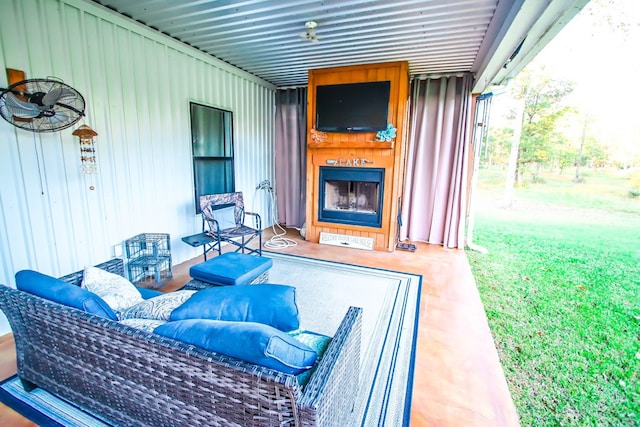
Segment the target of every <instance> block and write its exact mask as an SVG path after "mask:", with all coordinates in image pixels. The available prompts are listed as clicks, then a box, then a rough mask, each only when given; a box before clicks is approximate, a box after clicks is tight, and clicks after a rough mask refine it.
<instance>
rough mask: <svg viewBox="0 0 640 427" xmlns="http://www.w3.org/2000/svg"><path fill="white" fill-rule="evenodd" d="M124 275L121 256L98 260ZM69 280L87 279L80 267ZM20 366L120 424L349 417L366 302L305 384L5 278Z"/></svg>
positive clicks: (340, 420) (325, 421) (29, 378)
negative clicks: (94, 312)
mask: <svg viewBox="0 0 640 427" xmlns="http://www.w3.org/2000/svg"><path fill="white" fill-rule="evenodd" d="M98 267H100V268H103V269H105V270H108V271H111V272H115V273H118V274H120V275H123V272H124V271H123V264H122V261H121V260H119V259H114V260H111V261H108V262H106V263H103V264H101V265H98ZM62 279H63V280H65V281H67V282H69V283H72V284H76V285H79V284H80V282H81V280H82V271H79V272H77V273H74V274H71V275H69V276H65V277H63V278H62ZM0 309H2V311H3V312H4V313H5V315H6V316H7V318H8V319H9V322H10V324H11V327H12V329H13V333H14V338H15V344H16V352H17V366H18V376H19V377H20V379H21V380H22V382H23V384H24V385H25V388H27V389H32V388H34V387H41V388H42V389H45V390H47V391H49V392H51V393H54V394H56V395H59V396H62V397H63V398H65V399H67V400H69V401H71V402H72V403H74V404H77V405H79V406H80V407H83V408H86V409H89V410H91V411H93V412H94V413H96V414H98V415H99V416H101V417H104V418H106V419H107V420H109V421H110V422H111V423H113V424H114V425H122V426H187V425H200V426H213V425H215V426H345V425H349V424H350V421H349V420H351V417H352V416H353V414H352V412H353V406H354V400H355V395H356V392H357V384H358V373H359V363H360V338H361V337H360V334H361V322H362V310H361V309H360V308H354V307H351V308H350V309H349V310H348V312H347V313H346V315H345V317H344V319H343V320H342V322H341V324H340V326H339V327H338V330H337V332H336V334H335V335H334V337H333V339H332V340H331V343H330V344H329V347H328V348H327V350H326V353H325V355H324V357H323V358H322V359H321V360H320V361H319V363H318V364H317V367H316V369H315V371H314V372H313V374H312V376H311V378H310V379H309V382H308V383H307V384H306V386H305V387H304V388H302V387H301V386H300V385H299V384H298V381H297V379H296V377H295V376H294V375H290V374H283V373H281V372H278V371H275V370H272V369H268V368H265V367H261V366H257V365H253V364H250V363H247V362H244V361H241V360H238V359H234V358H231V357H228V356H224V355H221V354H218V353H214V352H211V351H207V350H204V349H201V348H198V347H195V346H192V345H188V344H185V343H183V342H181V341H179V340H175V339H171V338H167V337H163V336H160V335H157V334H154V333H147V332H144V331H142V330H139V329H135V328H131V327H129V326H126V325H123V324H121V323H119V322H117V321H113V320H109V319H105V318H102V317H99V316H96V315H92V314H88V313H86V312H84V311H81V310H78V309H75V308H71V307H68V306H65V305H62V304H58V303H55V302H52V301H49V300H46V299H44V298H40V297H37V296H35V295H32V294H30V293H27V292H23V291H19V290H16V289H13V288H9V287H6V286H0Z"/></svg>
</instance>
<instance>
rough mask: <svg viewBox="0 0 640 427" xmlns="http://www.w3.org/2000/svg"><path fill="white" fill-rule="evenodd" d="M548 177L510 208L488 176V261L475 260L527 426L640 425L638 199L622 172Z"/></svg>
mask: <svg viewBox="0 0 640 427" xmlns="http://www.w3.org/2000/svg"><path fill="white" fill-rule="evenodd" d="M544 178H545V184H535V185H529V186H527V187H525V188H521V189H518V190H517V192H516V198H517V203H516V206H517V207H516V209H514V210H511V211H505V210H504V209H500V207H499V204H498V203H497V202H496V200H498V198H497V197H496V195H497V194H498V193H499V192H500V190H499V188H498V187H499V186H498V185H497V183H498V182H499V180H497V179H496V176H495V174H493V175H492V174H491V173H489V174H483V171H481V175H480V190H479V192H478V195H479V199H480V201H479V203H478V205H479V206H481V208H479V212H478V214H477V217H476V225H475V233H474V243H476V244H479V245H481V246H484V247H485V248H487V249H488V250H489V254H487V255H483V254H480V253H478V252H469V261H470V263H471V267H472V270H473V273H474V276H475V278H476V282H477V284H478V288H479V291H480V294H481V296H482V300H483V303H484V305H485V310H486V312H487V317H488V318H489V323H490V327H491V330H492V333H493V335H494V340H495V342H496V346H497V348H498V351H499V354H500V357H501V361H502V366H503V369H504V371H505V375H506V378H507V381H508V383H509V386H510V389H511V393H512V396H513V399H514V402H515V405H516V408H517V410H518V413H519V415H520V419H521V423H522V425H523V426H536V427H537V426H637V425H639V424H640V381H639V379H640V378H639V367H640V219H639V218H638V216H639V215H638V212H640V200H638V199H631V198H628V197H625V196H624V191H623V192H619V188H618V187H619V182H618V180H617V178H616V175H615V174H608V173H605V172H600V173H593V174H592V176H591V177H588V178H587V180H586V183H581V184H575V183H573V182H571V177H569V176H567V177H566V179H565V181H563V180H561V179H557V177H554V176H545V177H544ZM566 181H569V183H567V182H566ZM590 183H591V184H590ZM567 195H569V197H568V196H567ZM518 207H519V209H518ZM634 209H635V210H634ZM632 212H635V214H633V213H632Z"/></svg>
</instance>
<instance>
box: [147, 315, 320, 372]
mask: <svg viewBox="0 0 640 427" xmlns="http://www.w3.org/2000/svg"><path fill="white" fill-rule="evenodd" d="M154 332H155V333H156V334H159V335H162V336H165V337H169V338H174V339H176V340H179V341H182V342H184V343H187V344H192V345H195V346H197V347H201V348H204V349H206V350H210V351H213V352H216V353H220V354H224V355H227V356H231V357H235V358H236V359H240V360H244V361H246V362H250V363H253V364H256V365H260V366H265V367H267V368H271V369H275V370H277V371H279V372H284V373H287V374H293V375H297V374H300V373H302V372H303V371H305V370H307V369H310V368H311V367H312V366H313V364H314V363H315V361H316V358H317V355H316V352H315V351H313V349H311V348H309V346H307V345H305V344H303V343H301V342H300V341H298V340H296V339H295V338H292V337H290V336H289V335H287V334H286V333H284V332H282V331H279V330H277V329H275V328H273V327H271V326H269V325H263V324H261V323H254V322H227V321H219V320H197V319H191V320H181V321H178V322H169V323H166V324H164V325H161V326H158V327H157V328H156V329H155V330H154Z"/></svg>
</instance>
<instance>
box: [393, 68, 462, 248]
mask: <svg viewBox="0 0 640 427" xmlns="http://www.w3.org/2000/svg"><path fill="white" fill-rule="evenodd" d="M472 83H473V77H472V76H471V75H470V74H466V75H463V76H461V77H443V78H440V79H426V80H414V81H413V82H412V84H411V86H412V95H411V109H410V118H411V129H410V135H409V146H408V152H407V172H406V178H405V187H404V193H403V194H404V197H403V201H402V219H403V226H402V227H401V229H400V239H401V240H405V239H407V238H408V239H409V240H412V241H421V242H428V243H435V244H440V245H443V246H445V247H447V248H461V249H462V248H464V227H465V215H466V210H467V206H466V205H467V194H468V191H469V190H468V188H467V182H468V179H467V178H468V170H469V168H468V164H467V163H468V161H469V156H468V150H469V147H470V144H471V139H470V136H469V134H468V129H469V121H470V120H471V117H470V116H471V88H472Z"/></svg>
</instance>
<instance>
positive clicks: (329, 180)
mask: <svg viewBox="0 0 640 427" xmlns="http://www.w3.org/2000/svg"><path fill="white" fill-rule="evenodd" d="M383 185H384V169H380V168H347V167H321V168H320V189H319V190H320V191H319V192H318V193H319V196H320V199H319V200H318V202H319V204H318V206H319V209H318V216H319V218H318V219H319V220H320V221H327V222H334V223H341V224H351V225H363V226H373V227H380V225H381V223H382V220H381V219H382V198H383Z"/></svg>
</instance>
